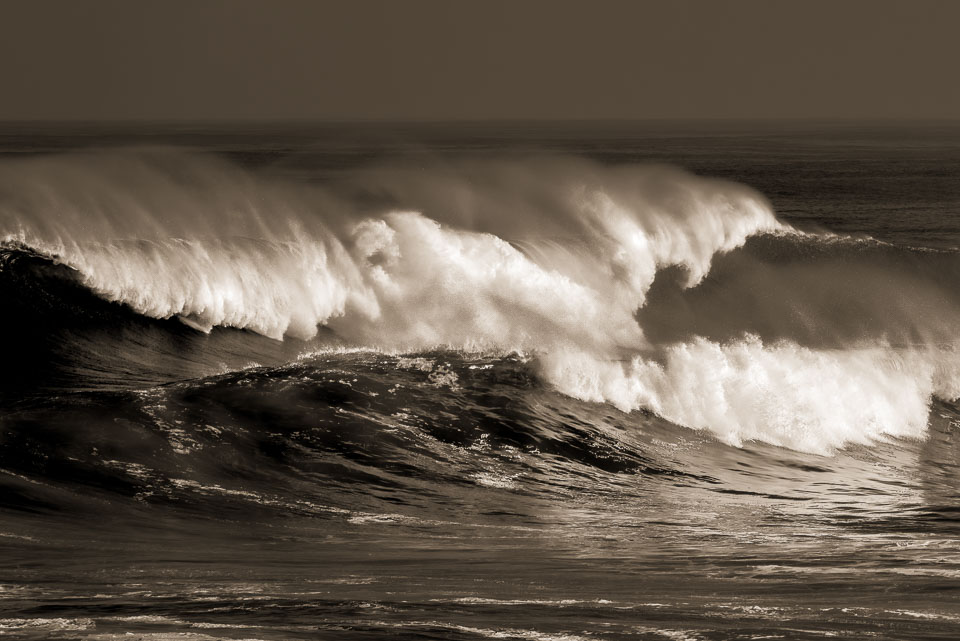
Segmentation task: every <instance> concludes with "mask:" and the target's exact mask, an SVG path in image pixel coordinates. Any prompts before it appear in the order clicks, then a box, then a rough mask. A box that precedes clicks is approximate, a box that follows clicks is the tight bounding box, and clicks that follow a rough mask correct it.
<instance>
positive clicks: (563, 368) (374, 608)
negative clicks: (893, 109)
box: [0, 125, 960, 641]
mask: <svg viewBox="0 0 960 641" xmlns="http://www.w3.org/2000/svg"><path fill="white" fill-rule="evenodd" d="M624 126H626V125H624ZM68 133H69V132H68ZM375 133H376V132H375ZM620 133H621V134H622V135H619V134H618V135H616V136H615V135H613V134H612V133H611V131H610V130H609V129H607V128H599V129H596V130H591V129H587V130H584V131H580V132H579V133H577V134H576V135H573V134H570V133H569V132H563V133H561V132H559V130H558V131H553V130H544V129H543V128H532V129H530V130H526V129H523V128H520V129H519V130H518V131H517V132H513V133H511V134H510V136H508V137H506V138H503V137H502V136H503V135H504V134H502V133H500V132H498V131H495V130H491V131H483V132H479V133H478V132H476V131H463V130H462V129H460V128H458V127H456V126H452V125H451V126H449V127H448V128H446V129H440V130H437V129H436V128H431V127H427V126H425V127H424V128H422V130H418V131H416V132H414V133H411V132H410V131H409V130H406V129H404V130H402V131H393V130H390V129H389V128H387V129H384V130H379V133H377V136H373V135H372V134H371V133H370V131H369V128H367V129H364V128H362V127H359V128H358V129H357V130H356V131H354V132H353V133H352V134H351V135H353V136H354V137H353V138H350V137H349V135H347V134H344V133H342V132H340V133H333V130H327V129H320V130H309V131H304V132H296V135H293V133H291V132H289V131H287V130H282V131H270V132H266V133H263V132H260V133H256V134H255V135H254V134H249V133H247V134H245V133H242V132H228V133H224V132H222V131H216V132H213V133H208V134H204V133H203V132H200V133H193V134H183V133H181V132H178V131H170V132H168V133H166V134H163V135H151V136H150V140H148V141H146V142H145V141H144V140H142V139H141V138H139V137H138V136H137V135H133V134H131V133H130V132H121V133H117V132H111V131H96V132H93V133H91V132H80V133H77V134H76V138H75V139H73V138H70V136H69V135H66V134H63V133H62V132H61V133H60V134H58V135H62V136H65V138H64V139H65V140H68V141H70V140H73V141H74V142H72V143H71V144H70V145H69V148H68V149H58V150H55V151H51V150H48V149H45V148H43V146H42V145H40V144H38V143H36V142H35V141H36V140H43V138H42V137H41V138H23V137H22V136H18V135H13V134H8V135H7V137H6V138H4V139H3V141H4V142H3V144H4V145H6V147H5V148H4V149H5V150H6V151H5V153H4V155H3V157H2V158H0V298H2V300H3V301H4V308H5V309H4V313H3V315H2V316H3V325H4V326H3V328H2V329H3V333H4V336H5V337H6V340H7V343H8V345H7V348H6V359H5V360H6V364H5V365H4V367H3V370H4V371H3V392H2V394H0V428H2V431H3V436H2V437H0V473H2V478H3V486H2V487H3V491H4V496H5V497H7V498H6V499H4V503H3V505H2V506H0V507H2V508H3V510H4V514H6V515H7V516H8V517H9V518H7V523H6V524H5V525H4V526H3V528H0V529H3V532H0V535H2V536H3V537H4V538H3V540H4V541H8V542H10V544H11V546H12V547H11V548H10V552H9V554H8V555H6V556H4V557H3V564H4V565H3V567H4V568H5V569H6V571H5V574H6V577H9V578H0V584H2V585H0V608H4V607H5V605H6V606H9V612H7V613H6V614H0V631H3V633H9V634H12V635H14V636H17V637H22V638H101V639H109V638H120V637H121V636H122V635H125V634H126V635H129V634H130V633H134V634H138V635H140V636H138V637H137V638H143V639H157V640H158V641H159V640H160V639H173V638H177V639H197V640H201V639H208V638H214V637H213V636H210V635H211V634H214V635H215V636H217V637H218V638H220V637H223V636H227V637H229V638H253V637H256V638H262V639H267V638H270V639H285V638H317V636H314V635H319V636H320V638H345V637H349V638H354V637H355V638H367V637H366V636H364V634H365V632H364V630H366V631H367V632H368V633H369V635H371V636H376V635H383V634H386V635H388V636H390V638H444V639H446V638H464V639H475V638H518V639H564V640H569V639H581V638H637V637H639V638H684V639H703V638H710V639H713V638H718V639H719V638H770V637H765V636H764V635H768V634H769V635H773V636H774V637H778V638H817V637H819V636H822V634H826V633H832V632H835V631H837V630H845V631H847V632H849V633H851V634H861V633H862V634H865V635H867V636H870V637H871V638H951V637H950V634H952V632H955V631H956V625H957V623H958V622H960V611H958V610H957V608H956V607H955V606H954V605H952V603H953V602H952V600H951V599H952V597H950V594H951V590H954V591H955V590H956V589H957V587H956V586H957V584H956V578H957V577H960V569H958V567H957V564H956V563H955V561H954V560H952V559H953V558H954V557H953V556H952V555H953V554H954V552H955V551H958V550H960V543H958V540H957V538H956V533H957V531H956V510H957V509H960V508H958V507H957V502H956V487H957V486H956V484H955V483H956V481H957V479H958V477H957V470H958V469H960V468H958V463H957V460H956V452H957V448H958V446H960V445H958V441H957V438H956V425H958V424H960V406H958V405H956V404H955V403H956V401H957V399H958V397H960V353H958V349H957V342H956V329H957V327H958V326H960V294H958V291H957V288H956V283H957V282H958V277H960V233H956V232H955V227H954V223H953V222H952V221H953V220H954V219H956V217H957V215H958V211H960V210H958V209H957V203H958V202H960V198H957V195H956V184H958V183H957V176H958V175H960V174H958V173H957V171H956V170H957V167H958V166H960V160H958V159H960V155H958V153H960V152H958V151H957V150H958V149H960V146H958V144H957V140H960V138H957V137H956V136H955V132H953V133H950V132H947V134H943V133H942V132H941V134H942V137H941V138H938V137H937V136H935V135H934V134H933V133H931V132H929V131H926V130H923V131H915V130H909V131H906V130H905V131H900V130H897V131H893V132H891V131H885V130H884V131H874V130H869V131H862V130H859V129H857V130H849V129H842V128H841V129H827V130H824V131H820V130H814V131H810V130H807V129H803V128H802V127H801V128H800V129H798V130H797V131H793V132H792V133H787V134H784V133H776V132H771V131H766V130H764V131H760V132H755V131H754V132H746V133H744V132H739V133H737V134H736V135H732V134H730V133H729V132H726V133H725V134H724V135H720V136H718V135H715V132H714V133H710V132H707V133H704V132H703V131H701V130H696V131H687V130H682V131H678V132H674V133H673V134H671V135H670V136H666V135H665V134H663V133H662V132H653V133H651V132H647V133H644V132H642V131H641V132H637V131H634V130H629V129H628V130H624V131H623V132H620ZM948 134H949V135H948ZM71 135H73V134H71ZM205 136H207V137H205ZM401 138H402V140H403V142H398V139H401ZM411 138H413V139H415V142H411ZM158 139H159V140H158ZM24 140H28V141H31V142H28V143H24V142H23V141H24ZM477 141H481V142H480V143H478V142H477ZM891 141H895V142H897V144H893V143H892V142H891ZM904 141H906V142H904ZM146 143H149V144H146ZM481 143H482V144H481ZM908 143H909V144H908ZM24 144H26V147H23V145H24ZM31 145H33V146H31ZM488 145H489V146H488ZM691 149H698V150H700V151H699V152H697V153H694V154H693V155H691V151H690V150H691ZM903 149H905V150H906V151H901V150H903ZM597 150H600V151H597ZM902 153H906V154H908V156H909V157H910V158H911V159H912V161H911V162H913V164H912V165H911V166H915V167H918V168H919V169H917V172H918V174H917V176H914V177H910V176H908V177H907V178H906V179H904V181H906V182H909V180H912V181H913V183H915V188H914V189H908V188H907V187H906V182H903V183H902V184H900V183H897V184H894V182H893V181H894V177H896V176H897V175H898V172H899V171H901V168H902V167H903V162H904V160H903V157H901V155H900V154H902ZM918 159H919V160H918ZM921 161H922V162H921ZM857 163H860V164H859V165H857ZM841 167H846V168H849V167H860V168H859V169H856V170H850V169H843V170H841V169H840V168H841ZM928 167H936V168H937V172H939V173H931V172H928V171H925V168H928ZM831 172H833V173H831ZM844 172H846V173H844ZM871 172H872V173H871ZM833 176H839V177H838V178H833ZM931 176H933V177H931ZM901 178H902V177H901ZM831 180H834V181H836V182H834V183H831V182H830V181H831ZM765 190H769V191H765ZM893 192H896V193H893ZM904 192H909V193H904ZM831 198H833V199H834V200H831ZM824 199H825V200H824ZM901 201H905V202H908V203H909V202H915V208H914V209H911V207H912V205H909V204H906V205H905V204H904V202H901ZM837 203H841V205H842V206H841V205H838V204H837ZM843 207H846V209H843ZM838 208H839V209H838ZM885 208H886V209H885ZM841 210H842V211H841ZM824 212H826V213H824ZM898 221H913V222H912V223H911V224H910V225H907V224H906V223H900V222H898ZM898 224H899V225H901V226H900V227H898ZM956 229H960V225H957V226H956ZM145 524H149V525H145ZM538 541H540V543H538ZM824 541H827V542H828V543H824ZM103 550H116V551H117V552H116V555H117V559H121V561H118V560H114V559H111V558H110V556H109V555H107V556H104V552H103ZM244 550H247V551H252V554H253V556H252V557H247V556H246V555H247V553H246V552H243V551H244ZM686 555H690V556H689V558H688V557H687V556H686ZM23 558H32V559H35V561H36V565H35V566H24V565H21V564H20V562H19V560H18V559H23ZM242 559H246V560H242ZM364 559H367V560H366V561H365V560H364ZM511 559H513V562H514V563H515V564H516V565H515V566H514V567H512V568H511V566H510V563H511V561H510V560H511ZM685 559H687V560H685ZM688 563H689V564H690V565H688ZM291 564H292V565H291ZM618 564H623V565H618ZM204 567H208V568H209V572H208V573H207V574H205V572H207V571H206V570H203V568H204ZM724 568H728V569H724ZM434 570H436V571H434ZM90 572H94V576H95V577H99V578H90V577H88V575H89V573H90ZM58 576H59V577H63V576H69V577H72V578H71V579H69V580H64V579H62V578H57V577H58ZM138 576H142V580H141V579H138V578H137V577H138ZM563 576H570V577H573V583H569V582H567V581H566V580H563V581H561V580H560V579H559V578H556V579H554V578H550V577H563ZM83 577H87V578H83ZM163 577H167V578H166V579H165V578H163ZM498 577H500V578H498ZM862 581H874V582H876V588H875V592H874V591H872V590H867V591H866V593H865V595H864V596H862V597H857V598H851V597H850V596H849V592H848V591H849V590H850V589H852V588H851V586H857V585H860V583H861V582H862ZM641 583H642V584H643V586H644V587H641ZM471 585H472V586H474V587H472V588H471V587H470V586H471ZM525 585H526V586H528V588H524V587H523V586H525ZM576 586H579V587H576ZM771 586H774V587H776V589H774V590H773V591H772V592H770V590H769V588H770V587H771ZM804 586H820V587H819V588H816V589H819V590H821V591H822V594H821V595H819V596H816V595H813V594H812V593H810V592H809V590H812V589H815V588H813V587H810V588H805V587H804ZM908 588H909V590H914V591H917V590H918V591H919V592H917V594H920V595H928V596H929V599H927V600H926V601H924V599H923V598H920V597H917V598H914V597H913V596H910V597H907V596H906V594H907V592H909V590H908ZM938 591H940V592H938ZM768 592H769V593H770V595H769V598H767V597H765V596H764V595H765V594H767V593H768ZM901 593H902V595H901ZM845 594H846V595H847V596H844V595H845ZM881 594H887V595H888V596H887V598H884V597H882V596H880V595H881ZM937 594H941V595H942V596H935V595H937ZM309 595H314V596H315V597H316V598H317V599H319V601H317V602H316V603H313V602H312V601H311V599H313V597H311V596H309ZM710 595H714V596H713V597H711V596H710ZM716 595H721V596H719V597H717V596H716ZM798 595H800V596H798ZM891 595H901V596H897V597H896V598H894V597H893V596H891ZM71 599H74V600H77V601H76V603H78V604H80V605H76V606H74V605H70V603H71V601H70V600H71ZM153 599H159V601H156V602H154V601H153ZM798 599H799V601H798ZM205 603H208V604H212V605H210V607H206V606H204V604H205ZM798 603H799V605H798ZM217 608H220V609H219V610H217ZM271 608H272V609H273V610H271ZM218 612H223V613H226V614H223V615H222V616H220V615H219V614H217V613H218ZM271 612H274V614H275V613H277V612H287V613H289V617H288V619H285V618H284V617H280V618H276V617H275V616H274V614H271ZM49 613H53V614H49ZM118 613H119V614H118ZM7 615H8V616H7ZM54 615H56V616H54ZM565 617H566V618H565ZM744 618H746V620H747V621H748V623H744V624H742V625H740V624H735V623H734V622H735V621H737V620H743V619H744ZM749 621H752V622H753V623H749ZM891 621H894V622H895V623H896V625H895V626H894V627H895V628H896V629H902V630H906V631H907V634H905V636H903V637H887V636H884V634H886V632H885V631H886V630H888V629H889V624H890V622H891ZM565 622H566V623H565ZM918 622H919V623H918ZM874 623H876V625H874ZM921 623H922V625H921ZM914 624H916V625H918V626H920V627H915V628H914V627H911V626H912V625H914ZM231 626H233V627H231ZM737 626H740V627H737ZM897 626H900V627H899V628H897ZM924 626H926V627H924ZM198 630H200V631H198ZM204 630H205V631H204ZM791 630H792V632H791ZM208 631H212V632H209V634H208ZM914 632H916V635H914V634H913V633H914ZM234 633H236V635H240V636H231V635H233V634H234ZM758 634H759V635H760V636H756V635H758ZM350 635H354V636H352V637H351V636H350ZM751 635H752V636H751ZM778 635H779V636H778ZM784 635H786V636H784ZM937 635H942V636H937ZM125 638H126V637H125Z"/></svg>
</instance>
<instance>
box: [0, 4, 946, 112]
mask: <svg viewBox="0 0 960 641" xmlns="http://www.w3.org/2000/svg"><path fill="white" fill-rule="evenodd" d="M958 31H960V1H953V0H943V1H939V2H934V1H929V0H926V1H918V0H904V1H902V2H892V1H890V0H867V1H860V0H856V1H854V0H830V1H828V2H821V1H810V0H792V1H789V2H788V1H777V0H756V1H755V0H727V1H724V0H716V1H713V2H708V1H677V0H656V1H641V0H636V1H602V0H589V1H587V0H584V1H582V2H581V1H577V2H573V1H570V0H553V1H540V0H509V1H493V0H446V1H443V0H382V1H380V0H342V1H336V2H334V1H321V0H315V1H309V2H308V1H293V0H264V1H256V2H255V1H251V0H219V1H204V0H183V1H180V0H150V1H147V0H139V1H138V0H115V1H114V0H63V1H51V0H4V1H3V2H2V3H0V119H47V118H53V119H115V118H122V119H141V118H147V119H200V120H219V119H284V118H297V119H304V118H306V119H342V118H346V119H367V118H375V119H394V120H395V119H462V118H466V119H486V118H664V117H666V118H689V117H693V118H755V117H761V118H779V117H788V118H795V117H800V118H804V117H811V118H813V117H819V118H889V117H906V118H960V71H958V68H957V67H958V65H960V33H958Z"/></svg>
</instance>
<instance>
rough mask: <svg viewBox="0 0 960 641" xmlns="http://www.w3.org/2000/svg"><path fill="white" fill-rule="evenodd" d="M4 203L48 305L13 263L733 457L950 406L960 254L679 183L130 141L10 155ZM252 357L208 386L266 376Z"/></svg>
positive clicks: (578, 165)
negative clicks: (789, 218) (330, 171)
mask: <svg viewBox="0 0 960 641" xmlns="http://www.w3.org/2000/svg"><path fill="white" fill-rule="evenodd" d="M0 195H2V196H0V225H2V227H0V233H2V234H3V238H4V242H5V243H6V247H7V249H6V250H5V254H4V255H5V256H6V258H5V259H4V261H5V262H4V263H3V267H2V268H0V269H2V271H4V272H5V274H6V275H5V276H4V278H6V279H7V281H9V279H10V278H11V274H14V275H15V276H17V278H20V281H23V282H28V281H29V282H30V283H32V285H31V287H32V288H33V291H34V292H37V291H39V292H47V293H48V294H49V293H51V292H52V291H53V290H51V287H50V284H49V282H45V283H40V284H38V283H37V280H36V278H34V280H32V281H31V280H30V279H28V278H25V277H23V273H24V269H25V267H24V265H25V264H29V268H30V270H32V272H31V273H32V274H33V275H34V276H36V275H37V274H38V273H40V274H49V273H52V270H54V269H56V270H59V271H58V272H57V274H58V276H57V279H59V280H58V282H60V283H71V284H72V285H71V286H73V285H78V286H81V287H82V288H86V289H87V290H89V291H91V292H93V293H95V294H96V295H97V296H98V297H99V298H100V299H102V300H105V301H109V302H112V303H117V304H118V305H116V306H115V307H116V309H117V310H123V313H132V314H133V315H134V316H137V317H147V318H152V319H158V320H162V319H178V320H179V321H181V322H182V323H183V324H185V325H187V326H189V327H190V328H193V329H196V330H200V331H203V332H211V331H212V330H213V328H215V327H225V328H234V329H239V330H245V331H247V330H248V331H252V332H255V333H257V334H260V335H263V336H266V337H269V338H271V339H282V338H284V337H291V338H293V339H295V340H301V341H308V342H307V343H305V344H304V346H303V350H302V351H308V350H310V349H315V348H316V347H317V342H318V341H319V342H320V343H324V344H333V343H336V345H338V346H339V347H341V348H343V347H345V348H351V347H352V348H359V349H367V350H377V351H381V352H385V353H390V354H399V353H408V352H424V351H430V350H436V349H447V350H457V351H461V352H467V353H487V354H493V353H496V354H506V353H512V352H523V353H528V354H531V355H533V356H534V357H535V360H534V362H535V367H536V368H537V369H536V371H537V373H538V375H539V376H541V377H542V378H543V379H544V380H545V381H546V382H547V383H548V384H550V385H551V386H553V387H555V388H556V389H558V390H560V391H562V392H564V393H565V394H568V395H570V396H572V397H574V398H577V399H581V400H585V401H590V402H607V403H611V404H613V405H615V406H616V407H618V408H620V409H622V410H626V411H633V410H649V411H651V412H654V413H656V414H659V415H661V416H663V417H665V418H667V419H669V420H671V421H674V422H676V423H678V424H681V425H685V426H688V427H692V428H697V429H704V430H708V431H710V432H711V433H713V434H715V435H716V436H718V437H719V438H721V439H722V440H724V441H726V442H728V443H731V444H742V443H744V442H748V441H752V440H756V441H762V442H766V443H770V444H774V445H780V446H785V447H790V448H794V449H800V450H804V451H809V452H818V453H828V452H831V451H833V450H835V449H836V448H840V447H843V446H845V445H849V444H855V443H871V442H875V441H877V440H882V439H884V438H887V437H913V438H920V437H922V436H923V434H924V430H925V426H926V422H927V415H928V413H929V407H930V403H931V402H932V400H933V399H934V398H940V399H943V400H952V399H954V398H956V397H957V395H958V394H960V384H958V380H960V376H958V374H957V370H958V368H960V365H958V359H957V356H956V351H955V350H954V347H953V341H954V337H953V333H952V332H953V329H952V328H954V327H956V323H957V321H958V320H960V298H958V297H957V296H956V294H955V291H954V288H953V283H954V282H956V277H957V276H958V275H960V260H958V258H957V255H956V254H955V253H950V252H923V251H919V250H915V249H910V248H899V247H894V246H890V245H885V244H882V243H877V242H875V241H871V240H870V239H851V238H844V237H837V236H827V235H822V236H821V235H816V234H805V233H802V232H799V231H796V230H794V229H793V228H791V227H790V226H789V225H786V224H784V223H782V222H780V221H778V220H777V218H776V217H775V215H774V213H773V212H772V210H771V209H770V207H769V205H768V204H767V203H766V201H765V199H764V198H763V197H762V196H761V195H759V194H757V193H755V192H753V191H751V190H750V189H748V188H746V187H744V186H741V185H737V184H733V183H729V182H723V181H717V180H712V179H707V178H702V177H698V176H694V175H691V174H688V173H686V172H682V171H679V170H676V169H670V168H664V167H644V166H630V167H616V168H611V167H604V166H600V165H597V164H594V163H589V162H587V161H583V160H579V159H572V158H530V159H525V160H524V161H522V162H520V161H514V160H510V161H505V160H498V161H477V160H472V159H463V160H460V161H451V162H450V163H448V164H446V165H444V166H442V167H439V166H438V167H427V168H425V169H424V170H423V171H420V172H416V173H413V172H410V171H409V170H407V169H402V168H396V167H389V166H384V167H376V168H366V169H363V170H358V171H356V172H353V173H351V174H350V175H349V176H348V177H346V178H343V179H340V180H339V181H332V182H331V183H329V184H324V185H305V184H296V183H291V182H289V181H284V180H280V179H277V178H270V177H266V176H262V175H257V174H254V173H250V172H247V171H243V170H241V169H239V168H237V167H234V166H232V165H229V164H227V163H224V162H222V161H220V160H217V159H215V158H211V157H208V156H201V155H191V154H185V153H182V152H171V151H158V150H152V151H144V150H139V151H119V152H118V151H114V152H103V153H92V154H77V155H69V156H59V157H42V158H35V159H28V160H16V161H6V162H4V163H2V164H0ZM28 258H29V259H28ZM38 261H39V262H38ZM43 263H46V266H44V265H43ZM38 265H40V266H39V267H38ZM65 270H68V271H65ZM52 297H53V298H54V299H55V300H57V301H59V300H60V299H61V297H60V296H59V295H56V294H54V295H53V296H52ZM41 298H42V297H41ZM48 298H49V296H48ZM82 306H83V305H82V304H81V307H82ZM55 307H56V305H54V308H55ZM103 313H105V314H108V313H109V312H103ZM117 313H120V312H119V311H118V312H117ZM106 325H109V323H106ZM318 329H322V330H323V332H325V333H322V334H321V336H319V337H318ZM138 340H139V339H138ZM311 341H312V342H311ZM140 342H141V343H142V342H143V341H140ZM161 342H162V341H161ZM246 342H247V341H246V340H245V339H244V340H237V341H233V342H231V344H230V345H228V346H225V347H224V349H223V350H222V351H225V352H229V353H230V356H229V357H228V358H226V360H225V359H224V356H223V354H222V353H220V354H217V355H215V356H214V357H213V358H216V359H217V363H216V366H217V367H218V368H219V369H217V370H215V371H224V363H225V362H236V363H240V362H246V363H249V362H250V361H251V360H256V361H257V362H266V361H264V360H263V359H261V358H260V354H256V355H251V354H250V353H249V350H248V349H247V348H246V347H245V344H246ZM156 349H158V348H157V347H156V345H153V346H152V347H150V350H156ZM98 351H102V350H98V349H96V348H94V349H91V350H88V352H89V353H91V354H93V355H94V358H96V354H97V352H98ZM167 351H168V352H170V351H171V350H167ZM148 352H149V350H148ZM245 352H246V353H245ZM175 356H176V355H175V353H173V354H172V357H174V358H175ZM201 358H202V359H206V358H207V356H203V357H201ZM142 360H144V361H147V360H149V359H148V358H147V357H144V358H143V359H142ZM208 364H209V365H210V367H211V368H213V366H214V364H213V363H208ZM227 369H229V367H227ZM192 374H194V375H203V368H197V369H195V370H193V371H192Z"/></svg>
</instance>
